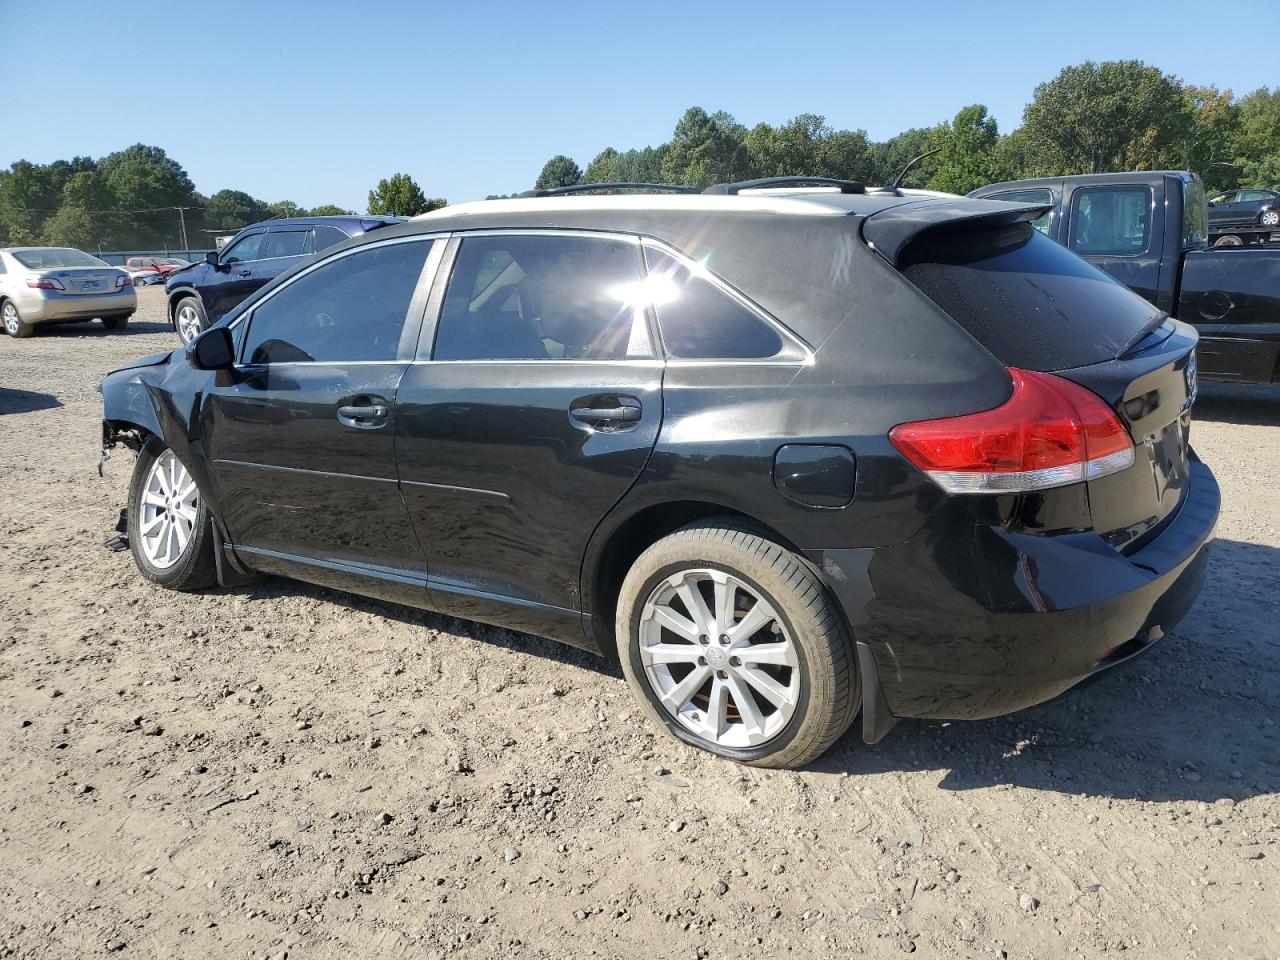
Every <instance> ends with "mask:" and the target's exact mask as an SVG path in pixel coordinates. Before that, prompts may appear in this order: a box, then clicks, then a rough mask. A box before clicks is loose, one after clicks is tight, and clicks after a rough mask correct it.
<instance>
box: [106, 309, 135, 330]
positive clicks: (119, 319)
mask: <svg viewBox="0 0 1280 960" xmlns="http://www.w3.org/2000/svg"><path fill="white" fill-rule="evenodd" d="M132 316H133V314H132V313H121V314H117V315H116V316H114V317H103V318H102V325H103V326H104V327H106V328H107V329H108V330H123V329H124V328H125V327H127V326H128V325H129V318H130V317H132Z"/></svg>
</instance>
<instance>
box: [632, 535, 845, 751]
mask: <svg viewBox="0 0 1280 960" xmlns="http://www.w3.org/2000/svg"><path fill="white" fill-rule="evenodd" d="M616 636H617V642H618V655H619V659H620V660H621V663H622V669H623V673H625V674H626V677H627V682H628V683H629V684H630V686H631V689H632V691H633V692H634V693H635V695H636V697H637V699H638V700H639V701H640V704H641V706H642V707H643V709H644V711H645V713H646V715H647V716H648V717H649V719H650V720H652V721H653V722H654V723H655V724H657V725H659V726H661V727H664V728H665V729H666V730H667V732H668V733H670V734H672V735H673V736H675V737H677V738H678V739H680V740H683V741H684V742H685V743H688V744H691V745H692V746H695V747H698V748H700V749H702V750H707V751H710V752H711V753H714V754H717V755H719V756H722V757H728V758H730V759H732V760H737V761H738V762H740V763H745V764H751V765H753V766H761V767H788V768H794V767H801V766H804V765H805V764H807V763H809V762H811V761H812V760H814V759H816V758H817V757H819V756H821V755H822V754H823V753H824V752H825V751H826V750H827V749H828V748H829V747H830V746H831V745H832V744H833V743H834V742H835V741H836V740H837V739H838V738H839V737H840V735H841V734H843V733H844V732H845V731H846V730H847V729H848V728H849V725H850V724H851V723H852V722H853V718H854V716H855V715H856V714H857V712H858V708H859V707H860V706H861V702H862V694H861V685H860V683H859V678H858V675H857V668H856V666H855V661H854V657H853V648H852V644H850V642H849V639H848V638H847V637H846V636H845V633H844V630H843V629H842V627H841V622H840V618H839V617H838V615H837V613H836V610H835V608H834V605H833V602H832V601H831V600H830V599H829V597H828V595H827V592H826V590H825V589H824V588H823V585H822V583H821V581H820V580H819V579H818V576H817V574H816V573H815V572H814V571H813V570H812V569H811V568H810V567H809V566H808V565H807V564H806V563H805V562H804V561H803V560H801V559H800V558H799V557H798V556H796V554H794V553H792V552H791V551H790V550H787V549H786V548H785V547H783V546H781V545H780V544H778V543H776V542H775V541H773V540H771V539H768V538H767V537H766V536H764V535H762V534H760V533H758V532H756V531H754V530H752V529H750V528H747V527H745V526H739V525H737V524H736V523H735V522H734V521H732V520H725V521H722V522H719V523H716V522H711V523H700V524H694V525H691V526H688V527H685V528H683V529H681V530H677V531H676V532H675V533H673V534H671V535H669V536H667V537H664V538H663V539H661V540H659V541H658V542H657V543H655V544H653V545H652V546H651V547H649V548H648V549H647V550H645V551H644V553H642V554H641V555H640V556H639V557H638V558H637V559H636V561H635V563H634V564H633V565H632V567H631V570H630V571H629V572H628V574H627V576H626V579H625V580H624V581H623V584H622V589H621V591H620V593H619V596H618V607H617V616H616Z"/></svg>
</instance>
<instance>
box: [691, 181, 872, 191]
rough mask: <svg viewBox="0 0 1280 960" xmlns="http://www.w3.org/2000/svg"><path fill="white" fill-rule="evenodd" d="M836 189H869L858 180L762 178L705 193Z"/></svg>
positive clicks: (721, 185)
mask: <svg viewBox="0 0 1280 960" xmlns="http://www.w3.org/2000/svg"><path fill="white" fill-rule="evenodd" d="M800 186H808V187H836V188H837V189H838V190H839V191H840V192H841V193H866V192H867V189H866V187H864V186H863V185H862V184H861V183H859V182H858V181H857V180H837V179H835V178H834V177H761V178H760V179H758V180H739V181H738V182H737V183H716V184H712V185H711V186H709V187H707V189H705V190H703V191H702V192H703V193H720V194H726V193H727V194H730V195H733V194H736V193H740V192H742V191H743V190H768V189H770V188H773V187H800Z"/></svg>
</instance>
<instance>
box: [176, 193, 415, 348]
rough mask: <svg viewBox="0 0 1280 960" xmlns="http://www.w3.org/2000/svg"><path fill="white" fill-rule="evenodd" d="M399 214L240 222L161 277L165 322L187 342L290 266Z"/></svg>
mask: <svg viewBox="0 0 1280 960" xmlns="http://www.w3.org/2000/svg"><path fill="white" fill-rule="evenodd" d="M401 220H402V218H400V217H357V216H349V217H293V218H290V219H287V220H268V221H266V222H264V223H254V224H250V225H249V226H247V227H245V228H244V229H243V230H241V231H240V232H239V233H237V234H236V235H235V236H234V237H232V238H231V240H230V242H228V243H227V245H226V246H224V247H223V248H222V249H221V250H219V251H218V252H217V253H210V254H208V255H207V256H206V257H205V259H204V260H203V261H202V262H200V263H193V264H192V265H191V266H189V267H187V268H186V269H183V270H178V271H176V272H174V273H172V274H170V276H169V279H168V280H167V281H166V282H165V287H164V288H165V294H166V296H167V297H168V301H169V322H170V323H172V324H173V328H174V329H175V330H176V331H177V332H178V336H179V337H181V338H182V342H183V343H190V342H191V340H192V338H194V337H195V336H196V334H198V333H199V332H200V331H201V330H205V329H207V328H208V327H209V326H210V325H212V324H214V323H216V322H217V321H218V319H219V318H220V317H222V316H223V315H224V314H225V313H226V312H227V311H228V310H230V309H232V308H233V307H235V306H236V305H238V304H239V303H240V302H241V301H242V300H244V298H245V297H247V296H249V294H251V293H253V292H254V291H255V290H257V289H258V288H260V287H262V286H264V285H265V284H266V283H267V282H268V281H270V280H273V279H275V278H276V277H278V276H280V274H282V273H284V272H285V271H286V270H288V269H289V268H290V267H292V266H295V265H296V264H299V263H301V262H302V261H303V260H305V259H306V258H307V257H310V256H311V255H312V254H315V253H317V252H319V251H321V250H324V249H325V248H327V247H331V246H333V245H334V244H335V243H341V242H342V241H343V240H348V239H350V238H351V237H358V236H360V235H361V234H363V233H368V232H369V231H370V230H377V229H378V228H379V227H385V226H387V225H388V224H392V223H400V222H401Z"/></svg>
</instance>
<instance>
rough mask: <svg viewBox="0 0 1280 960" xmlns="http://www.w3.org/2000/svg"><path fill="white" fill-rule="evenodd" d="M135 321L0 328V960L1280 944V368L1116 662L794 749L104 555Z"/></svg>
mask: <svg viewBox="0 0 1280 960" xmlns="http://www.w3.org/2000/svg"><path fill="white" fill-rule="evenodd" d="M139 296H140V301H141V305H140V310H139V313H138V314H137V316H136V317H135V321H134V323H133V324H132V325H131V326H130V327H129V329H128V331H127V332H126V333H123V334H108V333H105V332H104V331H103V330H102V329H101V327H100V326H97V325H81V326H71V327H61V328H54V329H51V330H45V331H42V332H41V333H40V334H39V335H38V336H36V337H34V338H32V339H30V340H24V341H16V340H9V339H6V338H0V478H2V479H3V492H4V495H3V499H0V584H2V589H0V731H2V733H0V771H2V773H3V776H0V958H7V957H24V958H25V957H41V958H52V957H77V958H79V957H86V956H96V955H100V954H105V953H113V952H118V953H119V955H120V956H123V957H201V958H208V957H231V958H252V957H272V958H278V957H281V956H285V955H286V954H287V955H288V956H289V957H293V958H303V957H306V958H313V957H314V958H329V957H332V958H348V957H352V956H360V957H374V958H383V957H387V958H400V957H415V958H416V957H441V956H445V955H449V956H463V957H490V956H503V957H512V956H514V957H548V958H550V957H562V956H564V955H566V954H569V953H572V954H574V955H576V956H602V957H645V958H654V957H682V958H689V960H693V958H696V957H701V956H710V957H716V958H719V957H760V956H769V957H778V956H787V955H795V956H803V957H831V956H854V955H860V954H866V955H870V956H876V957H879V956H898V955H900V954H902V953H917V954H919V955H921V956H926V957H948V958H951V957H982V958H992V957H996V958H1000V957H1009V958H1045V957H1064V956H1072V955H1079V956H1084V957H1098V956H1102V955H1104V954H1115V953H1119V952H1121V951H1124V952H1126V954H1127V955H1128V956H1137V957H1153V958H1181V957H1205V958H1208V957H1214V958H1218V957H1233V958H1235V957H1241V958H1259V960H1264V958H1266V960H1274V958H1276V957H1280V844H1277V838H1278V832H1277V826H1278V824H1280V803H1278V802H1277V792H1278V791H1280V749H1278V748H1280V729H1278V728H1277V723H1278V722H1280V669H1278V668H1277V661H1278V659H1280V629H1278V628H1277V621H1278V620H1280V603H1278V602H1277V594H1276V582H1277V575H1280V551H1278V546H1280V531H1278V529H1277V528H1280V487H1277V484H1276V479H1275V478H1276V477H1277V476H1280V390H1278V389H1276V388H1237V387H1230V388H1228V387H1221V386H1214V385H1207V386H1205V387H1204V389H1203V391H1202V397H1201V400H1200V402H1199V404H1198V406H1197V408H1196V416H1197V423H1196V424H1195V426H1194V428H1193V438H1194V440H1195V443H1196V446H1197V449H1198V450H1199V452H1200V453H1201V455H1202V456H1203V458H1204V459H1205V460H1206V461H1208V462H1209V463H1210V464H1211V465H1212V466H1213V467H1214V469H1215V470H1216V471H1217V473H1218V478H1219V480H1220V482H1221V484H1222V490H1223V503H1224V505H1223V513H1222V519H1221V523H1220V526H1219V529H1218V537H1219V540H1218V542H1217V544H1216V546H1215V547H1214V555H1213V561H1212V565H1211V569H1210V573H1209V581H1208V585H1207V587H1206V589H1205V592H1204V594H1203V595H1202V597H1201V599H1200V601H1199V603H1198V604H1197V605H1196V607H1195V608H1194V610H1193V611H1192V612H1191V614H1190V615H1189V616H1188V617H1187V619H1186V620H1185V622H1184V623H1183V624H1182V626H1181V627H1180V628H1179V629H1178V630H1177V631H1176V632H1175V633H1173V634H1171V635H1170V636H1169V637H1167V638H1166V639H1165V640H1164V641H1163V643H1162V644H1160V645H1159V647H1158V648H1157V649H1156V650H1155V651H1153V652H1152V653H1151V654H1150V655H1148V656H1147V657H1145V658H1144V659H1142V660H1140V661H1138V662H1137V663H1135V664H1134V665H1133V666H1132V667H1131V668H1129V669H1127V670H1124V671H1122V672H1115V673H1113V674H1108V675H1107V676H1106V677H1104V678H1102V679H1101V680H1100V681H1099V682H1096V683H1094V684H1091V685H1089V686H1087V687H1085V688H1083V689H1077V690H1074V691H1072V692H1070V693H1069V694H1067V695H1065V696H1064V697H1062V698H1060V699H1058V700H1057V701H1055V702H1053V703H1051V704H1047V705H1045V706H1042V707H1039V708H1037V709H1034V710H1030V711H1027V712H1025V713H1022V714H1019V715H1016V716H1013V717H1007V718H1002V719H998V720H992V721H987V722H981V723H924V722H907V721H904V722H903V723H901V724H900V725H899V726H898V728H897V729H896V730H895V731H894V732H893V734H892V735H891V736H890V737H889V738H888V739H887V740H886V741H885V742H883V743H881V744H880V745H878V746H875V747H866V746H864V745H862V744H861V743H860V742H859V740H858V739H857V737H856V735H853V734H850V735H847V736H846V737H845V738H844V739H843V740H842V741H841V742H840V743H838V744H837V745H836V747H835V748H834V749H833V750H832V751H831V753H830V754H829V755H828V756H827V757H825V758H824V759H823V760H821V761H820V762H819V763H818V764H817V765H815V766H814V767H813V768H811V769H809V770H806V771H804V772H801V773H770V772H762V771H756V770H749V769H745V768H742V767H738V766H735V765H733V764H731V763H727V762H722V761H719V760H716V759H714V758H711V757H709V756H705V755H702V754H699V753H695V752H692V751H690V750H687V749H685V748H684V747H682V746H680V745H678V744H676V743H675V742H673V741H672V740H669V739H667V738H665V737H663V736H657V735H655V734H654V732H653V731H651V730H649V729H646V728H645V727H644V726H643V725H642V723H641V721H640V715H639V711H638V709H637V708H635V707H634V706H633V705H632V702H631V700H630V698H629V695H628V692H627V689H626V687H625V685H624V683H623V681H622V680H621V678H620V676H619V674H618V673H617V672H616V671H614V670H613V669H612V668H609V667H607V666H605V665H602V664H601V663H597V662H595V661H594V660H592V659H591V658H589V657H587V656H586V655H584V654H581V653H578V652H576V651H573V650H570V649H568V648H562V647H559V646H557V645H555V644H552V643H550V642H547V641H542V640H538V639H535V638H531V637H528V636H523V635H519V634H513V633H509V632H506V631H502V630H497V629H493V628H490V627H483V626H476V625H473V624H468V623H463V622H460V621H455V620H450V619H446V618H443V617H439V616H435V615H431V614H426V613H421V612H417V611H412V610H406V609H402V608H398V607H394V606H391V605H389V604H383V603H378V602H374V601H369V600H365V599H361V598H358V597H352V596H349V595H346V594H343V593H339V592H335V591H330V590H323V589H318V588H313V587H309V586H305V585H301V584H296V583H291V582H287V581H281V580H269V581H264V582H263V583H261V584H259V585H256V586H253V587H247V588H242V589H236V590H216V591H211V592H208V593H204V594H198V595H184V594H177V593H170V592H166V591H164V590H162V589H159V588H157V587H155V586H153V585H151V584H150V583H148V582H146V581H145V580H143V579H142V578H141V577H140V576H139V575H138V574H137V573H136V572H135V570H134V567H133V562H132V560H131V558H130V556H129V554H128V553H110V552H108V551H106V550H104V549H103V547H102V541H103V540H104V539H105V538H106V537H107V536H109V535H110V534H111V532H112V527H113V525H114V521H115V517H116V512H117V510H119V508H120V507H121V506H122V505H123V502H124V493H125V488H126V485H127V481H128V476H127V475H128V472H129V469H130V467H131V459H130V457H129V455H128V454H127V453H125V452H123V451H121V452H120V453H118V454H117V458H116V459H115V460H113V461H112V463H111V466H112V467H113V468H114V475H113V476H112V477H111V479H110V480H109V481H107V482H103V481H101V480H99V479H98V477H97V474H96V472H95V467H96V464H97V460H98V435H99V434H98V431H99V427H98V418H99V413H100V405H99V399H98V396H97V393H96V390H95V387H96V384H97V382H98V380H99V378H100V377H101V375H102V374H104V373H105V372H107V371H108V370H110V369H112V368H113V367H114V366H116V365H118V364H119V363H120V362H121V361H123V360H126V359H128V358H130V357H133V356H136V355H140V354H146V353H152V352H155V351H158V350H167V349H170V348H171V347H173V346H174V345H175V344H176V338H175V336H174V334H173V333H172V332H171V331H170V330H169V329H168V327H167V326H166V325H164V324H163V323H162V322H161V318H162V315H163V308H162V298H163V293H162V291H161V290H160V289H158V288H155V287H150V288H145V289H143V290H141V291H140V294H139Z"/></svg>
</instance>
